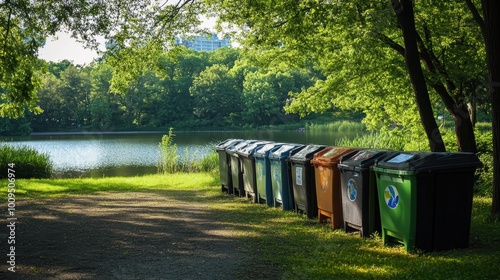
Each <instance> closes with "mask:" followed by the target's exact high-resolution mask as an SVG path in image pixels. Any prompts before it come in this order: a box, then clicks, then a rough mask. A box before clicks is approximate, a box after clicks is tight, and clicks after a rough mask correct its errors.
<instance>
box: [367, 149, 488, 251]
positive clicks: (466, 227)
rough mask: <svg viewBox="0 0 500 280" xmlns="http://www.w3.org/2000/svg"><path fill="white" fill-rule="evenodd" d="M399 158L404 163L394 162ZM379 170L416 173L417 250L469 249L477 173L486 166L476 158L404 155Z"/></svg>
mask: <svg viewBox="0 0 500 280" xmlns="http://www.w3.org/2000/svg"><path fill="white" fill-rule="evenodd" d="M396 157H398V158H399V159H404V160H396V161H395V160H393V159H394V158H396ZM375 166H377V167H379V168H382V169H386V170H391V169H392V170H394V171H403V172H414V176H415V177H416V186H415V187H416V195H417V198H416V201H417V202H416V207H415V209H416V230H415V232H416V234H415V248H417V249H419V250H422V251H442V250H450V249H460V248H467V247H468V246H469V237H470V223H471V212H472V199H473V186H474V173H475V170H476V168H478V167H481V166H482V163H481V162H480V161H479V159H478V157H477V156H476V155H475V154H473V153H403V152H402V153H399V155H397V156H395V157H390V158H387V157H386V158H385V159H384V160H383V161H380V162H378V163H377V164H376V165H375ZM381 207H382V205H381ZM383 221H384V219H382V227H383V226H384V225H383Z"/></svg>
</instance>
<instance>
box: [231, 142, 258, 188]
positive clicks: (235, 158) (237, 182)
mask: <svg viewBox="0 0 500 280" xmlns="http://www.w3.org/2000/svg"><path fill="white" fill-rule="evenodd" d="M255 142H257V141H255V140H246V141H242V142H240V143H238V144H236V145H233V146H230V147H228V148H227V149H226V151H227V153H228V155H229V158H230V169H231V181H232V183H233V192H232V194H234V195H236V196H240V197H241V196H244V195H245V189H244V186H243V173H242V161H241V159H240V156H239V155H238V153H237V151H238V150H240V149H242V148H244V147H246V146H248V145H250V144H252V143H255Z"/></svg>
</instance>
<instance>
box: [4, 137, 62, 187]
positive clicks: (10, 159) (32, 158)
mask: <svg viewBox="0 0 500 280" xmlns="http://www.w3.org/2000/svg"><path fill="white" fill-rule="evenodd" d="M8 169H11V170H14V171H13V172H7V171H8ZM52 170H53V165H52V162H51V160H50V158H49V156H48V155H47V154H44V153H40V152H38V151H37V150H35V149H32V148H29V147H25V146H22V147H10V146H6V145H2V144H1V143H0V179H1V178H6V177H7V175H8V174H9V173H12V174H14V175H15V177H16V178H50V177H51V175H52Z"/></svg>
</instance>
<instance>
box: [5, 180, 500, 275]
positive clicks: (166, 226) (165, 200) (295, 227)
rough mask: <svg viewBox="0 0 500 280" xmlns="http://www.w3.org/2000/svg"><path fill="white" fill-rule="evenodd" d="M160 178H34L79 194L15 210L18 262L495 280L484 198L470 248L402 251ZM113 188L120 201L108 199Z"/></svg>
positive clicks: (40, 271) (36, 269)
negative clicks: (18, 213)
mask: <svg viewBox="0 0 500 280" xmlns="http://www.w3.org/2000/svg"><path fill="white" fill-rule="evenodd" d="M161 178H163V177H160V180H156V181H158V182H151V181H149V180H148V179H137V180H135V181H134V180H132V181H131V182H130V183H128V181H127V180H125V181H124V180H121V181H113V180H96V181H92V180H88V181H78V182H71V181H63V180H46V181H45V180H40V181H37V182H38V184H47V186H46V188H45V189H44V190H40V191H38V192H37V191H36V190H29V191H28V192H27V194H26V195H28V196H32V197H43V196H54V195H61V194H68V193H69V194H72V193H73V194H84V196H76V197H69V198H68V199H66V198H63V197H61V198H55V199H48V200H42V202H41V203H38V202H37V200H33V201H32V202H30V205H29V206H28V205H26V207H27V208H29V207H31V208H29V210H26V212H23V214H22V215H23V216H24V217H23V220H22V223H23V224H24V225H23V224H21V226H23V227H24V229H23V231H22V233H21V234H22V235H23V236H24V237H23V239H22V240H21V242H22V243H21V244H20V245H19V247H20V252H22V254H23V255H25V256H27V258H26V263H24V264H23V267H24V268H25V269H27V270H28V271H32V272H33V273H34V274H35V275H43V276H47V277H48V276H54V275H55V274H51V273H52V272H50V271H56V272H58V273H67V274H68V273H74V274H75V275H84V276H91V277H90V278H92V277H93V276H99V277H103V276H106V277H108V279H118V278H120V277H123V276H124V275H132V276H133V277H132V278H131V279H134V277H135V278H141V277H146V278H147V277H152V275H150V274H148V273H156V272H151V271H150V269H151V266H150V264H153V265H154V266H155V267H158V268H157V269H156V270H157V271H159V272H158V273H161V274H162V275H169V277H167V278H168V279H178V278H199V279H231V278H237V279H251V278H258V279H269V278H272V279H279V278H281V279H346V278H347V279H373V278H377V279H379V278H380V279H384V278H385V279H399V278H412V279H496V277H497V276H498V275H499V274H500V268H499V267H498V259H499V258H500V238H499V237H500V224H499V223H498V222H492V221H491V219H489V218H488V217H489V215H488V213H489V210H490V206H491V199H486V198H475V200H474V206H473V214H472V229H471V246H470V248H468V249H463V250H452V251H445V252H434V253H417V254H408V253H406V252H404V250H403V248H402V247H401V246H395V247H384V246H383V244H382V241H381V240H380V237H374V238H369V239H361V238H359V235H357V234H356V233H354V234H346V233H344V232H342V231H341V230H337V231H332V230H331V229H330V228H329V226H327V225H324V224H318V223H317V222H316V221H315V220H309V219H307V218H305V216H303V215H297V214H295V213H293V212H290V211H281V210H280V209H276V208H268V207H266V206H264V205H255V204H252V203H251V202H249V201H248V200H246V199H241V198H235V197H233V196H229V195H224V194H221V192H220V188H219V183H218V181H217V180H216V179H213V178H205V179H203V180H202V181H203V183H200V184H198V183H195V184H193V183H192V182H182V181H175V180H172V181H166V180H163V181H162V180H161ZM165 178H166V177H165ZM156 179H157V178H156ZM191 179H193V180H195V179H196V178H194V177H191ZM140 180H144V181H140ZM184 181H187V180H186V179H185V180H184ZM141 182H142V184H143V185H142V186H138V184H141ZM184 184H187V186H188V187H186V185H184ZM40 186H41V185H40ZM50 188H53V189H52V190H51V189H50ZM72 190H73V192H72ZM111 192H113V193H114V192H116V193H115V195H117V196H118V198H113V199H112V200H109V199H106V197H107V195H111V194H110V193H111ZM67 200H70V201H72V202H71V203H70V204H69V205H67V204H66V203H65V201H67ZM82 244H83V245H85V246H82ZM72 252H73V253H72ZM74 252H78V253H76V254H75V253H74ZM96 259H97V260H98V261H95V260H96ZM68 262H69V263H68ZM214 263H215V265H214ZM109 267H113V269H111V270H109V269H108V268H109ZM106 269H108V270H107V271H106ZM78 273H80V274H78ZM129 273H131V274H129ZM198 273H202V275H204V276H200V275H198ZM214 276H215V278H214ZM0 277H1V275H0ZM203 277H206V278H203ZM159 279H166V278H162V277H159Z"/></svg>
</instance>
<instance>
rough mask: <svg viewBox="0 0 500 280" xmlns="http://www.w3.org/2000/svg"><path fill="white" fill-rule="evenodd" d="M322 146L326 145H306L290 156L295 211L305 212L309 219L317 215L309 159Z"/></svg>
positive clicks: (313, 180) (312, 166)
mask: <svg viewBox="0 0 500 280" xmlns="http://www.w3.org/2000/svg"><path fill="white" fill-rule="evenodd" d="M324 148H326V146H323V145H313V144H311V145H307V146H306V147H305V148H304V149H302V150H300V151H299V152H297V153H296V154H295V155H293V156H291V157H290V164H291V168H292V187H293V198H294V201H295V211H296V212H303V213H305V214H306V216H307V218H309V219H312V218H315V217H317V216H318V202H317V197H316V182H315V181H316V180H315V176H314V165H312V164H311V160H312V159H313V157H314V154H315V153H317V152H319V151H321V150H323V149H324Z"/></svg>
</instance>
